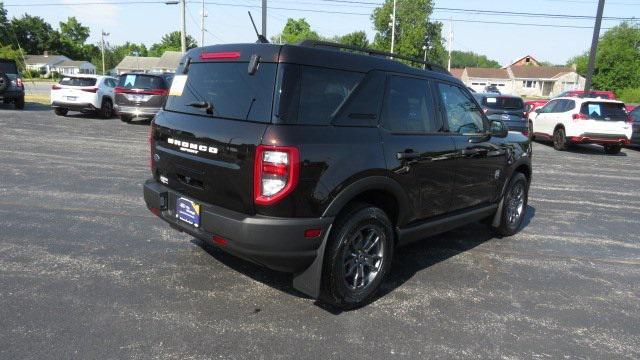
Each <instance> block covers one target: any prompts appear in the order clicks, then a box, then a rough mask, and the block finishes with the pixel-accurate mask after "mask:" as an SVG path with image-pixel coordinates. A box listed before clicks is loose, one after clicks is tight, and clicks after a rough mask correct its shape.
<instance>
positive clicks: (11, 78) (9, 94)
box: [0, 59, 24, 109]
mask: <svg viewBox="0 0 640 360" xmlns="http://www.w3.org/2000/svg"><path fill="white" fill-rule="evenodd" d="M0 100H2V101H3V102H4V103H5V104H8V103H13V105H14V106H15V108H16V109H24V84H23V83H22V79H21V78H20V72H18V66H16V62H15V61H14V60H7V59H0Z"/></svg>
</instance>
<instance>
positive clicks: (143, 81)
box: [118, 74, 168, 89]
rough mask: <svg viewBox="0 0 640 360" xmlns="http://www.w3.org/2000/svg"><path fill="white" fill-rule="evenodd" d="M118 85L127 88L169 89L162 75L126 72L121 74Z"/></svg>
mask: <svg viewBox="0 0 640 360" xmlns="http://www.w3.org/2000/svg"><path fill="white" fill-rule="evenodd" d="M118 86H119V87H123V88H127V89H168V87H167V85H166V84H165V82H164V80H163V79H162V78H161V77H160V76H153V75H144V74H125V75H122V76H120V80H118Z"/></svg>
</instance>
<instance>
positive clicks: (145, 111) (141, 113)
mask: <svg viewBox="0 0 640 360" xmlns="http://www.w3.org/2000/svg"><path fill="white" fill-rule="evenodd" d="M114 110H115V111H116V113H117V114H118V115H129V116H133V117H154V116H155V115H156V114H157V113H158V112H159V111H160V110H162V108H155V107H136V106H121V105H117V104H116V105H115V106H114Z"/></svg>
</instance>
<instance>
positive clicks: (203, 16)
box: [200, 0, 209, 47]
mask: <svg viewBox="0 0 640 360" xmlns="http://www.w3.org/2000/svg"><path fill="white" fill-rule="evenodd" d="M207 16H209V14H207V12H206V11H205V10H204V0H202V12H201V13H200V30H201V31H202V33H201V34H200V47H203V46H204V18H206V17H207Z"/></svg>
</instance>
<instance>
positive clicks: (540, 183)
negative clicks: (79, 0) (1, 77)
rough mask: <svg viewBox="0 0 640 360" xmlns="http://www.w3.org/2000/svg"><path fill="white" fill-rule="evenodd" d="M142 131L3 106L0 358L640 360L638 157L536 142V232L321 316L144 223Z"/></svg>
mask: <svg viewBox="0 0 640 360" xmlns="http://www.w3.org/2000/svg"><path fill="white" fill-rule="evenodd" d="M147 132H148V127H147V126H146V125H135V124H124V123H122V122H121V121H120V120H118V119H116V118H114V119H111V120H103V119H98V118H84V117H79V116H70V117H65V118H62V117H56V116H55V115H53V113H52V112H51V111H50V110H49V109H48V108H47V107H46V106H38V105H34V104H28V105H27V110H25V111H22V112H20V111H15V110H13V108H12V107H11V106H0V144H1V145H0V164H2V167H1V170H2V171H0V358H2V359H13V358H22V359H41V358H58V359H61V358H65V359H75V358H77V359H88V358H99V359H110V358H114V359H116V358H117V359H122V358H134V359H143V358H158V359H168V358H179V359H204V358H225V359H226V358H229V359H242V358H246V359H256V358H295V359H300V358H318V359H326V358H347V359H359V358H376V359H378V358H414V359H424V358H504V359H519V358H561V357H566V358H575V359H582V358H638V357H640V192H639V191H638V189H640V151H638V150H632V149H624V150H623V151H622V153H621V154H619V155H617V156H606V155H604V154H603V153H602V151H601V150H600V148H598V147H596V146H593V147H591V146H584V147H580V148H578V149H576V150H573V151H571V152H566V153H560V152H556V151H555V150H553V148H552V147H551V146H549V145H544V144H535V146H534V175H533V184H532V187H531V194H530V203H529V205H530V206H529V209H528V216H527V220H526V227H525V228H524V229H523V230H522V232H521V233H519V234H518V235H516V236H514V237H511V238H503V239H499V238H494V237H492V235H491V234H490V233H489V231H488V230H486V228H485V227H484V226H483V225H480V224H474V225H470V226H467V227H465V228H463V229H459V230H456V231H452V232H449V233H447V234H444V235H441V236H437V237H434V238H430V239H427V240H425V241H424V242H421V243H418V244H415V245H412V246H410V247H407V248H403V249H401V250H399V252H398V253H397V256H396V259H395V262H394V265H393V270H392V272H393V274H392V275H393V276H392V277H391V279H389V281H387V282H386V283H385V284H384V286H383V294H381V296H380V298H379V299H378V300H377V301H375V302H374V303H372V304H370V305H369V306H367V307H364V308H362V309H358V310H354V311H350V312H342V313H340V312H336V311H333V310H331V309H326V308H323V307H321V306H318V305H316V304H315V303H314V301H312V300H310V299H308V298H305V297H304V296H303V295H301V294H300V293H297V292H296V291H295V290H293V288H292V287H291V286H290V280H291V279H290V276H289V275H285V274H280V273H276V272H273V271H269V270H266V269H263V268H260V267H257V266H255V265H252V264H250V263H247V262H244V261H242V260H238V259H236V258H234V257H232V256H229V255H226V254H225V253H223V252H221V251H219V250H217V249H216V248H215V247H213V246H208V245H206V244H204V243H202V242H200V241H198V240H195V239H193V238H192V237H190V236H188V235H185V234H182V233H179V232H177V231H175V230H172V229H170V228H169V227H168V226H167V225H165V224H164V223H163V222H161V221H160V220H159V219H157V218H156V217H154V216H153V215H152V214H151V213H150V212H149V211H147V210H146V207H145V205H144V202H143V200H142V191H141V187H142V184H143V182H144V180H145V179H147V177H148V176H149V168H148V157H149V155H148V144H147Z"/></svg>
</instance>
